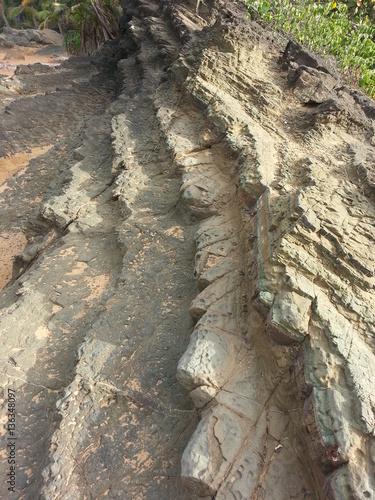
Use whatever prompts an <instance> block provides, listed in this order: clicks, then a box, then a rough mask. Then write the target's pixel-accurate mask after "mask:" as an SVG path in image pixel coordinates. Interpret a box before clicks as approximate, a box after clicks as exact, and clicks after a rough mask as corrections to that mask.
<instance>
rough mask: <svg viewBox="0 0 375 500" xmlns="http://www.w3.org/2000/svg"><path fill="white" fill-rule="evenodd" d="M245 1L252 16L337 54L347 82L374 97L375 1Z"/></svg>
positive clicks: (305, 43)
mask: <svg viewBox="0 0 375 500" xmlns="http://www.w3.org/2000/svg"><path fill="white" fill-rule="evenodd" d="M244 1H245V4H246V5H247V7H248V11H249V15H251V16H252V17H254V18H261V19H264V20H265V21H266V22H267V23H269V24H270V25H271V26H272V27H273V28H274V29H275V30H282V31H283V32H285V33H287V34H288V35H289V36H291V37H292V38H294V39H295V40H297V41H298V42H301V43H303V44H304V45H305V46H307V47H308V48H309V49H311V50H314V51H317V52H320V53H322V54H323V55H327V54H331V55H333V56H335V58H336V60H337V61H338V63H339V65H340V66H341V69H342V71H343V74H344V76H345V77H346V79H347V80H348V82H349V83H351V84H355V85H359V86H360V87H362V88H363V89H364V90H365V91H366V92H367V93H368V94H369V95H371V96H373V97H375V0H337V1H336V0H334V1H332V0H331V1H323V0H274V1H272V0H244Z"/></svg>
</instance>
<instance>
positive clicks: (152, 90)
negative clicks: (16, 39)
mask: <svg viewBox="0 0 375 500" xmlns="http://www.w3.org/2000/svg"><path fill="white" fill-rule="evenodd" d="M124 12H125V15H124V19H123V21H122V27H121V32H122V38H121V39H120V40H119V41H118V42H116V43H115V44H112V45H111V44H109V45H107V46H105V47H104V48H103V49H102V52H101V53H99V54H98V56H97V58H96V59H94V61H93V62H94V63H95V64H93V63H92V61H90V60H89V59H82V60H76V61H75V62H74V61H68V62H66V63H64V65H62V67H61V68H56V69H48V70H43V71H41V69H40V68H39V69H38V67H32V66H31V67H29V68H27V69H22V68H20V69H19V70H18V71H17V72H16V73H17V74H16V75H15V77H14V79H13V80H12V82H13V83H12V85H13V88H14V89H15V88H17V91H15V94H14V96H13V97H12V98H11V101H9V103H8V104H7V106H6V107H5V110H4V113H2V115H1V118H0V135H1V137H3V138H4V140H3V139H2V141H1V147H0V154H1V155H2V156H5V155H6V154H14V153H15V152H19V151H20V150H25V149H27V148H28V147H30V146H31V145H40V146H42V145H45V144H46V143H51V144H53V147H52V148H51V149H50V150H49V151H48V152H47V153H46V154H45V155H44V156H39V157H37V158H34V159H33V160H31V162H30V163H29V166H28V167H27V168H26V170H25V171H24V172H23V171H21V173H20V174H19V175H17V176H16V177H14V178H12V179H9V180H8V182H7V183H6V184H5V187H4V188H2V190H1V192H0V196H1V198H2V206H3V207H4V208H3V209H2V210H3V213H4V217H3V222H2V227H1V231H2V233H1V234H4V235H5V234H8V233H9V232H10V231H14V230H15V229H14V228H15V227H17V228H18V231H19V232H20V233H22V234H23V235H26V236H27V238H28V244H27V245H26V247H25V248H24V250H23V251H22V252H20V253H19V254H18V256H17V257H16V260H15V264H14V271H13V281H11V282H10V283H9V284H8V286H7V287H5V289H4V290H3V292H2V293H1V296H0V305H1V316H0V332H1V342H2V347H3V349H2V356H1V360H0V361H1V365H2V376H1V377H2V388H3V405H2V410H1V411H2V413H1V418H2V421H4V422H5V419H6V406H5V391H6V388H7V387H13V388H15V389H16V392H17V398H18V399H17V401H19V403H17V404H18V405H19V406H18V413H19V417H18V429H19V431H18V432H19V436H18V438H19V441H18V443H19V444H18V452H17V453H18V479H17V481H18V484H17V488H18V489H17V498H30V497H41V498H47V499H48V498H73V497H74V498H77V499H79V498H82V499H83V498H99V497H105V496H108V497H110V498H115V497H120V498H124V497H126V498H155V497H160V498H162V499H164V498H165V499H169V498H181V499H198V498H206V499H208V498H216V499H222V500H224V499H229V498H233V499H245V498H246V499H248V498H251V499H256V498H269V499H273V498H290V497H293V498H301V499H302V498H332V499H339V498H358V499H359V498H371V495H372V492H373V491H374V490H375V484H374V483H375V475H374V437H375V436H374V424H375V422H374V418H375V417H374V415H375V413H374V408H375V400H374V395H373V390H372V383H371V382H372V376H371V373H372V367H373V366H374V340H373V338H374V335H373V334H374V333H375V332H374V324H375V322H374V310H375V309H374V292H373V290H374V284H375V282H374V270H375V264H374V257H373V255H372V252H371V244H372V243H373V241H374V240H375V224H374V220H375V217H374V215H375V213H374V183H373V178H374V171H375V170H374V164H373V158H374V145H373V137H374V118H375V113H374V109H375V108H374V105H373V103H372V101H370V100H369V99H367V98H365V97H364V96H362V95H361V94H360V93H359V92H358V91H354V90H352V89H350V88H349V87H347V86H346V85H344V84H343V82H341V81H340V80H339V78H338V76H337V74H336V73H335V72H334V71H331V70H330V69H327V68H325V67H324V63H322V62H321V61H320V60H319V58H317V57H316V56H315V55H314V54H311V53H309V52H307V51H305V50H304V49H302V48H301V47H299V46H298V45H296V44H294V43H289V44H288V46H287V47H286V49H285V51H280V47H278V46H277V44H276V43H275V42H274V41H273V38H272V35H271V34H270V33H269V32H267V31H266V30H264V29H263V28H261V27H260V26H259V25H257V24H256V23H253V22H250V21H247V20H246V17H245V14H244V9H243V7H242V6H240V5H235V4H232V3H231V2H223V1H214V0H212V1H208V0H207V1H206V2H200V1H198V2H196V1H189V2H179V1H177V2H172V1H170V0H163V1H160V2H156V1H151V0H129V1H125V2H124ZM115 61H117V63H116V64H115ZM115 66H116V67H117V69H115ZM62 75H66V77H65V82H64V85H63V86H62V87H61V89H59V88H58V87H57V82H58V81H59V80H62V78H63V77H62ZM68 75H69V76H68ZM7 84H9V81H8V83H7ZM12 85H11V86H12ZM43 88H48V89H49V92H50V93H48V92H47V93H46V94H43ZM22 92H23V93H24V95H22ZM16 94H17V95H16ZM7 98H8V97H7ZM38 103H40V104H38ZM48 106H54V109H56V113H55V114H51V115H50V116H49V117H48V120H49V121H48V123H47V124H46V122H45V121H43V120H44V118H43V114H45V109H47V108H48ZM38 107H39V108H40V113H39V114H38V113H35V115H34V116H33V118H32V120H31V121H30V122H29V121H28V120H29V118H28V117H27V114H28V113H29V111H28V110H30V109H31V110H35V109H36V108H38ZM23 115H24V119H23V121H21V124H20V121H19V120H20V116H23ZM67 123H71V126H70V130H66V129H67V128H69V127H68V126H67ZM35 124H37V127H36V126H35ZM16 133H17V134H18V135H15V134H16ZM58 138H60V142H57V139H58ZM47 163H48V164H49V165H50V170H48V169H47V168H46V164H47ZM38 174H39V175H40V181H39V185H38V183H37V182H36V176H37V175H38ZM19 189H23V194H24V198H25V200H24V201H23V202H22V203H21V202H20V201H17V200H16V199H17V196H16V194H17V190H19ZM36 193H37V195H36ZM181 386H182V387H181ZM4 429H5V427H4ZM2 461H3V458H2ZM1 468H2V470H5V469H6V463H5V460H4V461H3V463H2V465H1ZM1 488H3V490H0V491H1V495H2V496H4V497H6V495H7V492H6V491H5V489H4V488H5V485H2V486H1Z"/></svg>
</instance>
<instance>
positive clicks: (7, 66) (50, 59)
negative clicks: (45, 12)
mask: <svg viewBox="0 0 375 500" xmlns="http://www.w3.org/2000/svg"><path fill="white" fill-rule="evenodd" d="M39 51H40V48H29V47H14V48H12V49H2V50H0V75H5V76H8V77H10V76H13V74H14V71H15V70H16V68H17V66H18V65H21V64H34V63H37V62H39V63H42V64H53V65H55V64H60V63H61V61H62V60H63V59H65V58H66V57H67V54H66V53H61V54H59V55H48V54H39V53H38V52H39ZM50 147H51V145H48V146H43V147H38V148H32V149H31V150H30V151H28V152H24V153H17V154H15V155H12V156H9V157H6V158H0V186H2V185H3V184H4V183H5V182H6V180H7V179H8V178H9V177H11V176H13V175H14V174H15V173H16V172H18V171H20V170H22V169H24V168H26V167H27V165H28V163H29V161H30V160H31V159H32V158H36V157H37V156H40V155H42V154H44V153H45V152H46V151H48V149H49V148H50ZM0 189H3V188H0ZM25 244H26V238H25V236H24V234H23V233H22V232H21V231H20V230H19V229H17V230H15V231H14V232H9V233H3V234H0V290H1V289H2V288H3V287H4V286H5V285H6V283H7V282H8V281H9V280H10V278H11V277H12V266H13V259H14V257H15V255H17V254H18V253H19V252H21V251H22V250H23V248H24V246H25Z"/></svg>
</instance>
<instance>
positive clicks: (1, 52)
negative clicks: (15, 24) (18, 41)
mask: <svg viewBox="0 0 375 500" xmlns="http://www.w3.org/2000/svg"><path fill="white" fill-rule="evenodd" d="M40 51H41V49H40V47H37V48H34V47H14V48H12V49H0V75H6V76H12V75H13V74H14V71H15V69H16V68H17V66H18V65H20V64H35V63H37V62H39V63H42V64H52V65H57V64H60V63H61V61H62V60H64V59H66V58H67V57H68V54H67V53H66V52H62V53H61V54H58V55H56V54H53V55H50V54H40V53H38V52H40Z"/></svg>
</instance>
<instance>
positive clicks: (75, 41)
mask: <svg viewBox="0 0 375 500" xmlns="http://www.w3.org/2000/svg"><path fill="white" fill-rule="evenodd" d="M2 6H3V12H4V14H3V15H2ZM121 14H122V9H121V7H120V4H119V1H118V0H81V1H79V0H61V2H54V1H53V0H23V1H22V2H20V1H17V0H0V23H1V20H2V21H3V24H6V23H9V24H10V26H12V27H15V28H50V29H54V30H57V31H59V32H60V33H62V34H63V35H64V43H65V46H66V48H67V50H68V51H69V52H71V53H86V54H90V53H91V52H93V51H94V50H95V49H96V48H97V47H98V46H99V45H100V44H101V43H103V42H104V41H106V40H111V39H113V38H115V37H116V35H117V31H118V23H119V19H120V17H121ZM1 18H2V19H1ZM0 26H1V24H0Z"/></svg>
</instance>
